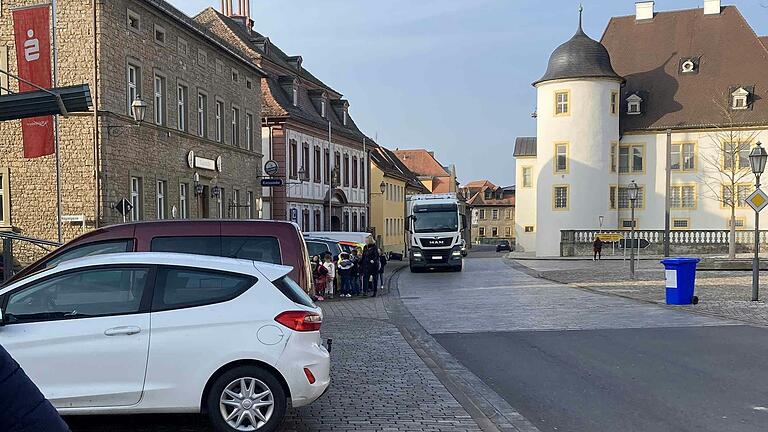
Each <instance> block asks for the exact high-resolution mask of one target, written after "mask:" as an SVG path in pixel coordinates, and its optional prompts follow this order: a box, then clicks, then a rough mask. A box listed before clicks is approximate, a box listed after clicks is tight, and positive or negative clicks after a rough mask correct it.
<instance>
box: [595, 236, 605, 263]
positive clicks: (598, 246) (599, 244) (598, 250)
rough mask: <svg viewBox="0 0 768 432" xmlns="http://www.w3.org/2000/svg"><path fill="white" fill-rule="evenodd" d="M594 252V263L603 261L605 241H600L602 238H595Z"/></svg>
mask: <svg viewBox="0 0 768 432" xmlns="http://www.w3.org/2000/svg"><path fill="white" fill-rule="evenodd" d="M592 250H593V251H594V253H595V254H594V256H592V261H595V260H601V259H603V241H602V240H600V236H597V237H595V242H594V243H592Z"/></svg>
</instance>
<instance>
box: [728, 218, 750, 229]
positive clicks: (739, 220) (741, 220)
mask: <svg viewBox="0 0 768 432" xmlns="http://www.w3.org/2000/svg"><path fill="white" fill-rule="evenodd" d="M746 224H747V219H746V218H743V217H737V218H736V229H739V228H744V226H746ZM725 226H726V228H728V229H731V218H728V220H727V221H725Z"/></svg>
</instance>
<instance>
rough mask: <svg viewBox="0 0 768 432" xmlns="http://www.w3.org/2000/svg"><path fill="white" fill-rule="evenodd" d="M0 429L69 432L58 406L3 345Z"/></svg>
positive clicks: (0, 358) (1, 354)
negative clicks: (50, 400)
mask: <svg viewBox="0 0 768 432" xmlns="http://www.w3.org/2000/svg"><path fill="white" fill-rule="evenodd" d="M0 431H3V432H70V430H69V427H67V424H66V423H64V420H62V419H61V417H60V416H59V413H58V412H56V408H54V407H53V405H51V403H50V402H48V400H47V399H45V397H44V396H43V394H42V393H40V390H39V389H38V388H37V386H36V385H35V383H33V382H32V380H31V379H29V377H28V376H27V374H26V373H24V370H22V369H21V367H20V366H19V364H18V363H16V361H15V360H14V359H13V358H12V357H11V355H10V354H8V352H7V351H6V350H5V348H3V347H2V345H0Z"/></svg>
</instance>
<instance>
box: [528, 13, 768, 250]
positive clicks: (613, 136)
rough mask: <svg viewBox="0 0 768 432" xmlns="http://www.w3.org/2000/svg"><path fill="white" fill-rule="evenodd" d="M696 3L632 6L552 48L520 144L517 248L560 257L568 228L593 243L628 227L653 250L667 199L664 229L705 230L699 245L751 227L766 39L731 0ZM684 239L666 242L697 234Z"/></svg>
mask: <svg viewBox="0 0 768 432" xmlns="http://www.w3.org/2000/svg"><path fill="white" fill-rule="evenodd" d="M700 1H701V6H703V7H699V8H695V9H687V10H676V11H656V10H655V3H654V2H653V1H639V2H636V4H635V13H634V15H627V16H621V17H613V18H611V19H610V21H609V22H608V24H607V27H606V29H605V31H604V33H603V35H602V38H601V39H600V41H596V40H594V39H591V38H590V37H589V36H587V35H586V34H585V33H584V31H583V29H582V27H581V23H579V26H578V29H577V31H576V33H575V34H574V35H573V37H572V38H571V39H570V40H568V41H566V42H565V43H563V44H562V45H560V46H559V47H558V48H557V49H555V50H554V51H553V53H552V55H551V57H550V60H549V63H548V65H547V69H546V72H545V73H544V75H543V76H541V78H540V79H538V80H537V81H536V82H534V83H533V85H534V87H535V89H536V94H537V109H536V123H537V128H536V130H537V136H536V137H520V138H519V139H518V140H517V141H516V145H515V151H514V156H515V164H516V173H517V176H518V179H517V186H518V190H517V193H518V200H519V202H521V203H524V206H520V208H519V209H518V214H517V225H516V231H517V243H518V249H519V250H521V251H524V252H530V253H535V254H536V255H538V256H555V255H560V254H561V253H563V251H562V249H561V240H562V239H565V238H568V237H571V238H574V239H575V234H576V233H579V234H584V235H583V236H581V237H582V240H580V241H584V242H590V243H591V239H592V236H593V234H592V233H593V232H598V231H599V230H603V231H614V232H621V231H624V230H630V229H631V228H632V227H633V226H634V227H635V228H636V229H637V230H639V231H640V235H642V236H643V237H645V238H647V239H649V240H650V241H652V242H653V243H655V244H658V243H659V241H658V234H659V232H660V230H663V229H664V227H665V204H666V201H667V198H669V201H670V226H671V229H673V230H681V231H683V230H691V231H695V230H701V231H709V232H710V233H711V236H710V237H707V239H708V240H706V241H701V240H698V241H700V242H708V243H711V242H714V241H717V242H721V241H722V239H724V238H726V236H725V234H726V231H727V230H729V228H730V227H734V229H751V228H753V227H754V225H753V220H754V217H753V215H754V212H753V211H752V210H751V209H750V208H749V207H748V206H747V203H746V198H747V196H748V195H749V194H750V193H751V192H752V191H753V190H754V180H755V178H754V176H753V175H752V172H751V170H750V169H749V158H748V155H749V153H750V152H751V150H752V149H753V148H754V147H755V145H756V144H757V143H758V142H760V141H762V142H763V143H765V142H766V140H768V134H767V133H766V130H768V100H766V98H765V96H764V95H763V92H764V91H765V89H766V88H768V75H766V73H765V70H766V69H768V42H766V40H767V39H766V37H759V36H757V35H756V34H755V31H754V30H753V29H752V28H751V27H750V25H749V24H748V23H747V21H746V20H745V19H744V16H742V14H741V13H740V12H739V10H738V9H737V8H736V7H735V6H722V5H721V3H720V0H700ZM667 154H669V159H668V158H667ZM667 160H669V165H668V164H667ZM667 170H669V172H670V182H669V184H667V180H666V178H667V175H666V174H667ZM630 185H636V186H637V191H638V195H637V198H636V200H635V205H634V207H635V212H634V213H635V218H634V220H633V219H632V216H631V215H632V211H631V207H633V205H632V201H631V200H630V199H629V196H630V195H629V188H630ZM632 187H634V186H632ZM685 234H686V233H673V235H672V236H671V238H672V242H673V243H674V241H675V238H680V239H682V240H681V242H683V241H689V242H691V243H694V242H697V240H695V239H696V238H698V237H697V234H698V233H695V232H691V233H688V234H689V235H685ZM685 238H690V239H694V240H685ZM715 238H717V239H718V240H714V239H715ZM710 239H711V240H710Z"/></svg>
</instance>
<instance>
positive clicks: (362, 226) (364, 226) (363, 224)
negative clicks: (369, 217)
mask: <svg viewBox="0 0 768 432" xmlns="http://www.w3.org/2000/svg"><path fill="white" fill-rule="evenodd" d="M360 230H361V231H368V224H367V223H366V220H365V213H360Z"/></svg>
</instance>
